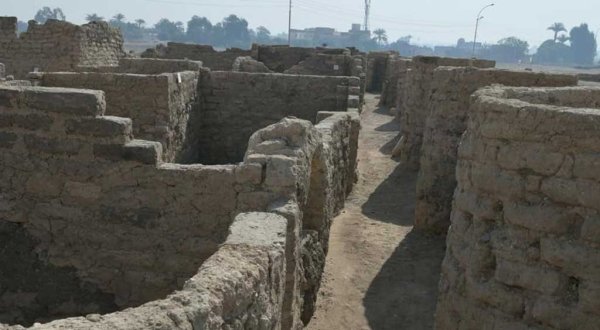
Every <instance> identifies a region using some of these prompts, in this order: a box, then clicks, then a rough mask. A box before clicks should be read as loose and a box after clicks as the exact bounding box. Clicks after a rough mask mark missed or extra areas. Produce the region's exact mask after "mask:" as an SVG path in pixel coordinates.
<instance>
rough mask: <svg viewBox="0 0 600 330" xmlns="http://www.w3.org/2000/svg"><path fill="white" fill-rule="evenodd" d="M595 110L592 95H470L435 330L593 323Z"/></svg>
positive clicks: (599, 274)
mask: <svg viewBox="0 0 600 330" xmlns="http://www.w3.org/2000/svg"><path fill="white" fill-rule="evenodd" d="M522 100H526V101H522ZM530 100H531V101H534V103H531V102H529V101H530ZM546 104H548V105H546ZM549 104H551V105H549ZM598 104H600V89H597V88H594V89H591V88H581V87H571V88H555V89H551V88H544V89H526V88H499V87H494V88H489V89H485V90H482V91H480V92H478V93H477V94H476V98H475V100H474V102H473V103H472V106H471V111H470V113H471V116H470V120H469V124H468V129H467V133H466V134H465V135H464V136H463V138H462V141H461V144H460V148H459V156H458V166H457V172H456V173H457V179H458V186H457V189H456V193H455V202H454V208H453V211H452V227H451V228H450V232H449V235H448V243H447V244H448V249H447V252H446V257H445V260H444V263H443V267H442V279H441V282H440V296H439V302H438V307H437V313H436V327H437V328H438V329H459V328H461V329H479V328H481V327H482V325H489V326H490V327H493V328H497V329H531V328H540V329H593V328H595V327H596V326H597V325H598V324H600V294H599V292H600V291H599V290H600V281H599V278H600V249H599V243H600V241H599V240H598V237H599V236H598V228H599V224H600V222H599V220H598V212H600V208H599V205H600V203H599V201H598V196H600V194H598V191H599V190H600V175H599V173H598V170H597V164H598V161H599V160H598V153H599V152H600V148H599V146H600V139H599V137H598V132H599V131H600V117H599V113H598V110H597V109H590V107H593V108H597V107H598Z"/></svg>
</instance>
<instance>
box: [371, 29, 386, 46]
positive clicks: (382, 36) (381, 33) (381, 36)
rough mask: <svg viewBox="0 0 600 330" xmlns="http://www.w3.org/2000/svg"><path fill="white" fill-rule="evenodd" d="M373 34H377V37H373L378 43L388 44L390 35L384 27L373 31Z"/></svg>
mask: <svg viewBox="0 0 600 330" xmlns="http://www.w3.org/2000/svg"><path fill="white" fill-rule="evenodd" d="M373 34H374V35H375V37H374V38H373V39H375V41H376V42H377V44H378V45H385V44H387V42H388V37H387V33H386V32H385V30H384V29H377V30H375V31H373Z"/></svg>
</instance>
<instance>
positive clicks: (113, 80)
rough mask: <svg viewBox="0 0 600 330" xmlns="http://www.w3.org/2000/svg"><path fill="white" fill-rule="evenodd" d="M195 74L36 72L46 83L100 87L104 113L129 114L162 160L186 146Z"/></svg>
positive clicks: (176, 157)
mask: <svg viewBox="0 0 600 330" xmlns="http://www.w3.org/2000/svg"><path fill="white" fill-rule="evenodd" d="M124 63H129V62H128V61H125V62H124ZM138 64H142V66H140V67H138V68H143V69H147V68H148V65H147V64H148V63H138ZM125 67H128V68H132V67H133V65H126V66H125ZM198 76H199V74H198V72H192V71H187V72H178V73H163V74H158V75H141V74H129V73H127V74H121V73H89V72H83V73H74V72H68V73H65V72H47V73H40V74H37V75H36V80H37V81H38V82H39V84H41V85H42V86H46V87H68V88H84V89H94V90H101V91H104V93H105V95H106V114H108V115H111V116H118V117H125V118H131V119H132V120H133V133H134V134H135V136H136V137H138V138H140V139H145V140H151V141H157V142H160V143H161V144H162V147H163V157H164V161H167V162H182V161H184V160H185V157H186V156H185V155H186V154H187V153H188V151H187V149H188V148H190V146H188V145H187V143H188V142H187V141H186V136H187V129H188V127H187V126H188V121H189V117H190V113H191V112H192V111H193V108H194V106H195V105H196V102H197V84H198Z"/></svg>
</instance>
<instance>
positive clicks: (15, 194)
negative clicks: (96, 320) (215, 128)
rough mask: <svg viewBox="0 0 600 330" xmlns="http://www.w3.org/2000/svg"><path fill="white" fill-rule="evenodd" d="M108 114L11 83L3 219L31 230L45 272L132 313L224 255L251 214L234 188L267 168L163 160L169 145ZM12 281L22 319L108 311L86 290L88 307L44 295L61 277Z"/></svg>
mask: <svg viewBox="0 0 600 330" xmlns="http://www.w3.org/2000/svg"><path fill="white" fill-rule="evenodd" d="M104 114H105V102H104V94H103V93H102V92H100V91H84V90H71V89H54V88H51V89H49V88H40V87H20V88H14V87H13V88H11V87H2V88H1V89H0V136H1V137H2V138H1V139H0V141H2V142H1V143H0V147H1V148H2V149H3V150H2V153H0V168H1V169H2V171H0V173H1V178H0V179H1V180H0V181H1V183H0V192H1V194H0V206H1V207H0V218H1V219H2V221H1V222H5V221H8V222H10V223H15V224H17V226H16V227H14V228H13V229H14V230H15V231H19V230H20V231H24V232H25V233H26V234H27V237H29V243H27V244H29V246H35V251H38V257H39V258H41V260H42V264H41V266H39V267H41V270H40V272H41V273H47V274H49V275H48V276H50V277H51V278H55V277H52V276H54V275H53V274H58V275H60V274H63V275H64V274H67V275H68V276H67V275H65V277H67V278H71V279H72V280H71V281H72V282H74V283H78V282H80V281H81V283H86V284H85V285H75V284H74V285H72V287H74V288H78V287H81V288H86V287H88V286H89V287H91V288H95V289H94V290H93V291H94V292H100V293H102V294H108V295H111V296H113V297H114V299H111V301H112V302H113V304H115V305H116V306H120V307H122V306H134V305H137V304H139V303H142V302H146V301H149V300H152V299H156V298H160V297H164V295H166V294H167V293H169V292H171V291H172V290H174V289H175V288H177V287H178V286H180V285H181V283H182V282H183V281H184V280H186V279H187V278H189V277H190V275H191V274H194V272H195V271H196V269H197V267H198V266H199V265H200V264H201V263H202V261H204V260H205V259H206V258H208V257H209V256H210V255H211V254H213V253H214V252H215V251H216V249H217V247H218V245H219V244H220V243H222V242H223V241H224V239H225V238H226V235H227V231H228V227H229V225H230V223H231V221H232V219H233V216H235V214H237V213H239V212H243V211H246V208H247V206H245V205H243V204H238V203H237V201H238V199H239V198H242V197H243V194H240V193H239V192H238V191H237V190H239V189H240V187H244V186H246V188H244V189H246V190H248V189H250V190H252V189H254V188H251V187H253V186H254V185H256V184H260V170H259V171H258V172H256V171H255V172H252V170H253V169H254V167H252V166H243V165H238V166H213V167H201V166H183V165H175V164H161V163H160V159H161V158H162V157H161V152H162V150H161V149H162V148H161V145H160V143H157V142H149V141H143V140H133V139H132V122H131V120H130V119H127V118H121V117H111V116H104ZM239 173H249V174H252V173H254V174H255V175H248V174H245V175H244V176H240V175H239ZM217 206H218V207H217ZM4 243H5V242H4ZM23 244H25V243H23ZM30 252H31V251H28V252H27V251H25V252H23V253H30ZM17 258H18V254H17ZM18 260H19V259H15V261H14V262H15V263H14V264H15V265H18V263H17V262H16V261H18ZM35 267H38V266H35ZM57 272H58V273H57ZM15 274H19V273H18V272H17V273H15ZM58 275H57V276H58ZM42 278H43V277H42ZM60 278H64V277H62V275H61V277H60ZM2 280H3V281H6V280H8V281H11V280H10V277H8V278H4V277H3V279H2ZM9 283H12V284H11V285H8V286H5V285H4V284H3V285H2V286H3V287H10V288H11V290H10V291H3V294H2V299H0V301H2V302H3V303H5V304H9V306H10V304H15V303H17V304H18V303H19V301H21V303H23V304H25V303H24V302H23V301H24V300H23V299H26V300H25V301H27V304H25V305H22V306H21V305H20V306H21V307H22V309H19V310H21V311H23V313H24V315H14V317H16V318H17V321H18V320H19V318H21V317H22V318H23V319H30V318H29V317H28V313H31V314H36V315H37V314H38V312H39V310H38V308H41V310H42V311H44V310H45V311H46V312H47V313H50V315H45V316H47V317H53V316H63V315H69V314H71V315H73V314H81V313H84V312H85V313H91V312H94V311H93V309H94V308H99V307H100V306H101V305H95V304H93V302H90V301H86V300H81V299H83V298H77V297H81V296H83V297H88V296H89V295H88V294H83V293H81V294H80V292H75V293H74V296H73V297H74V298H73V301H80V302H81V304H69V303H68V301H69V299H68V297H66V296H63V295H58V294H57V295H55V296H51V298H49V299H50V302H47V301H46V300H45V299H47V298H44V296H43V295H36V292H38V291H39V292H44V290H46V289H47V287H46V286H47V285H56V284H55V283H62V282H61V281H59V280H56V279H55V280H49V281H47V282H46V281H42V282H40V281H33V282H31V283H29V282H20V281H17V282H9ZM61 285H62V284H61ZM36 286H38V287H36ZM50 292H52V291H50ZM84 293H85V292H84ZM65 294H66V293H65ZM8 297H14V298H8ZM26 297H29V298H26ZM53 299H56V300H58V301H56V300H53ZM29 303H30V305H29ZM48 306H52V308H48ZM5 307H6V308H7V309H5V310H11V309H10V308H8V306H5ZM13 308H14V306H13ZM3 309H4V308H3ZM90 309H91V310H90ZM10 316H11V315H9V317H10ZM39 316H40V317H42V318H43V317H44V315H39ZM2 321H4V322H6V320H2ZM11 322H12V321H11Z"/></svg>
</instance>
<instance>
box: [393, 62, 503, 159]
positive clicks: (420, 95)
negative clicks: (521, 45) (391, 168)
mask: <svg viewBox="0 0 600 330" xmlns="http://www.w3.org/2000/svg"><path fill="white" fill-rule="evenodd" d="M495 64H496V63H495V62H493V61H485V60H468V59H455V58H443V57H427V56H416V57H414V58H413V61H412V68H411V70H410V71H409V72H408V75H407V78H406V84H405V88H406V90H405V91H404V93H403V97H404V100H403V103H404V105H403V107H402V111H401V118H400V134H401V135H402V138H401V142H402V143H401V145H400V151H401V155H400V160H401V161H402V162H403V163H404V164H405V165H406V166H407V167H408V168H411V169H415V170H416V169H418V168H419V161H420V157H421V152H420V151H421V143H422V141H423V131H424V130H425V121H426V119H427V116H428V110H429V100H430V98H431V92H432V90H431V84H432V82H433V72H434V70H435V69H436V68H437V67H440V66H456V67H460V66H473V67H478V68H492V67H494V66H495Z"/></svg>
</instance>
